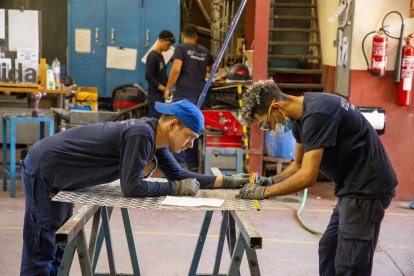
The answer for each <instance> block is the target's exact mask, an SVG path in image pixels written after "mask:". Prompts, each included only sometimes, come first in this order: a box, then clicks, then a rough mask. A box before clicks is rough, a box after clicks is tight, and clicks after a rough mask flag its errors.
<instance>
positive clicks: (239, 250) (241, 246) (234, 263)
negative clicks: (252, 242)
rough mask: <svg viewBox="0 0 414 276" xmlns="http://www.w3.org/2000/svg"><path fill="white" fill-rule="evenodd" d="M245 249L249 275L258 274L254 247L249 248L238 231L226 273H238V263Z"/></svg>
mask: <svg viewBox="0 0 414 276" xmlns="http://www.w3.org/2000/svg"><path fill="white" fill-rule="evenodd" d="M245 249H246V256H247V261H248V263H249V269H250V275H260V270H259V263H258V262H257V255H256V251H255V250H254V249H251V248H250V247H249V246H248V245H247V244H246V241H245V239H244V238H243V236H242V234H241V233H239V236H238V237H237V242H236V247H235V249H234V252H233V255H232V257H231V263H230V267H229V270H228V273H227V275H239V274H240V265H241V261H242V259H243V253H244V250H245Z"/></svg>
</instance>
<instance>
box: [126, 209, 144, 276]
mask: <svg viewBox="0 0 414 276" xmlns="http://www.w3.org/2000/svg"><path fill="white" fill-rule="evenodd" d="M121 213H122V219H123V221H124V229H125V235H126V238H127V242H128V249H129V256H130V258H131V265H132V270H133V271H134V275H137V276H139V275H141V272H140V270H139V264H138V256H137V251H136V249H135V242H134V235H133V234H132V227H131V221H130V219H129V213H128V209H126V208H121Z"/></svg>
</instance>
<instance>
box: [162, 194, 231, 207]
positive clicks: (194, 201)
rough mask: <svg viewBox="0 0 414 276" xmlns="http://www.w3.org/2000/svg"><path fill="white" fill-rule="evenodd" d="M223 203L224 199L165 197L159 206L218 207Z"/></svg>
mask: <svg viewBox="0 0 414 276" xmlns="http://www.w3.org/2000/svg"><path fill="white" fill-rule="evenodd" d="M223 202H224V199H215V198H200V197H179V196H166V197H165V199H164V200H163V201H162V202H161V203H160V204H161V205H173V206H188V207H195V206H211V207H220V206H221V205H222V204H223Z"/></svg>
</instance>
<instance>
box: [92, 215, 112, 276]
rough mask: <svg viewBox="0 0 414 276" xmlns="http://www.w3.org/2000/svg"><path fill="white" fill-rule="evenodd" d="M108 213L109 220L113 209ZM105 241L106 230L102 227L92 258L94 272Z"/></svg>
mask: <svg viewBox="0 0 414 276" xmlns="http://www.w3.org/2000/svg"><path fill="white" fill-rule="evenodd" d="M107 211H108V216H109V218H111V215H112V211H113V208H109V209H108V210H107ZM103 240H104V229H103V227H100V228H99V233H98V239H97V241H96V246H95V251H94V252H93V258H92V270H93V271H94V272H95V270H96V266H97V264H98V259H99V254H100V253H101V249H102V244H103Z"/></svg>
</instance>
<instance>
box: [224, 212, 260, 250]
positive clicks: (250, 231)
mask: <svg viewBox="0 0 414 276" xmlns="http://www.w3.org/2000/svg"><path fill="white" fill-rule="evenodd" d="M230 214H231V216H232V217H233V218H234V220H235V222H236V223H237V226H238V227H239V229H240V232H241V233H242V235H243V237H244V239H245V240H246V243H247V246H248V247H249V248H254V249H260V248H262V236H261V235H260V234H259V233H258V232H257V230H256V228H255V227H254V225H253V223H252V222H251V221H250V219H249V217H248V216H247V215H246V213H245V212H244V211H230Z"/></svg>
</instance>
